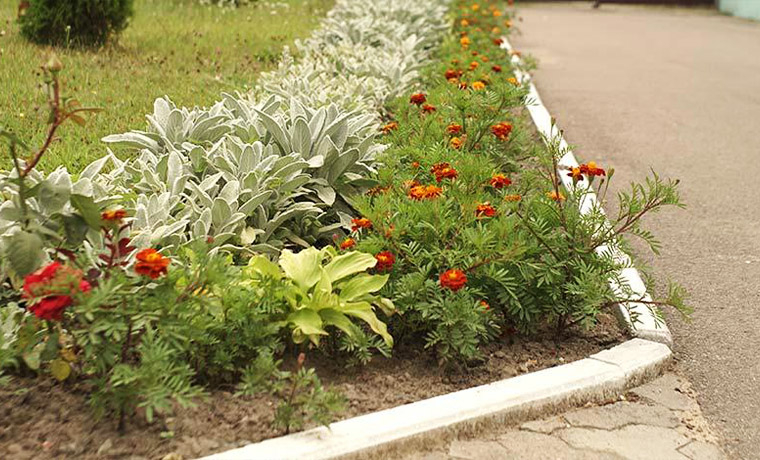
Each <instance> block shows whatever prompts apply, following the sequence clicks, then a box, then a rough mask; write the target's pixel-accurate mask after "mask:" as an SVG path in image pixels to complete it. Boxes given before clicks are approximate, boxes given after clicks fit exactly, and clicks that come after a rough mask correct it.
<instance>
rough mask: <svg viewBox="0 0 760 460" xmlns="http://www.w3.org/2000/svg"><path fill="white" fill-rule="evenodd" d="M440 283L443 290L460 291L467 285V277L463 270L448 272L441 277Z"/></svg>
mask: <svg viewBox="0 0 760 460" xmlns="http://www.w3.org/2000/svg"><path fill="white" fill-rule="evenodd" d="M439 282H440V283H441V287H442V288H447V289H451V290H452V291H458V290H460V289H462V288H463V287H464V285H465V284H467V275H465V273H464V272H463V271H462V270H457V269H451V270H446V271H445V272H443V273H442V274H441V276H440V277H439Z"/></svg>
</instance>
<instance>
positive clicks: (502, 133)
mask: <svg viewBox="0 0 760 460" xmlns="http://www.w3.org/2000/svg"><path fill="white" fill-rule="evenodd" d="M511 132H512V125H510V124H509V123H507V122H506V121H502V122H501V123H496V124H495V125H493V126H491V133H493V135H494V136H496V138H497V139H499V140H500V141H506V140H507V139H509V134H510V133H511Z"/></svg>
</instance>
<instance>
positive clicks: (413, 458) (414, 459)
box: [404, 451, 451, 460]
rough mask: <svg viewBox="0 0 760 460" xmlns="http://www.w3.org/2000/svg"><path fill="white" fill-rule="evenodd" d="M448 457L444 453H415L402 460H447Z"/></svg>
mask: <svg viewBox="0 0 760 460" xmlns="http://www.w3.org/2000/svg"><path fill="white" fill-rule="evenodd" d="M450 458H451V457H449V456H448V455H447V454H446V453H445V452H441V451H435V452H415V453H414V454H412V455H410V456H408V457H404V460H449V459H450Z"/></svg>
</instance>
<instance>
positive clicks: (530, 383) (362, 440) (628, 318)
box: [203, 37, 673, 460]
mask: <svg viewBox="0 0 760 460" xmlns="http://www.w3.org/2000/svg"><path fill="white" fill-rule="evenodd" d="M502 48H504V49H505V50H507V51H508V52H510V53H511V52H512V51H513V48H512V46H511V45H510V43H509V41H508V40H507V39H506V37H505V38H504V41H503V43H502ZM512 62H513V63H514V64H515V66H516V70H515V77H516V78H517V79H518V81H520V82H521V83H523V84H529V85H530V87H529V90H530V92H529V99H531V100H533V101H534V103H533V104H531V105H528V106H527V108H528V111H529V113H530V115H531V118H532V119H533V122H534V123H535V125H536V128H537V129H538V131H539V132H540V133H542V134H543V135H544V136H545V137H547V138H549V139H552V138H555V139H557V138H558V139H559V142H560V146H561V148H562V149H563V150H564V151H566V153H565V155H564V156H563V157H562V159H561V160H560V165H561V166H563V167H574V166H578V162H577V160H576V159H575V156H574V155H573V153H572V151H570V149H569V147H568V144H567V142H566V141H565V139H564V136H563V135H562V133H561V131H560V130H559V128H558V127H557V125H556V124H555V123H553V119H552V117H551V115H550V114H549V112H548V110H547V109H546V107H545V106H544V105H543V103H542V102H541V98H540V97H539V95H538V91H537V90H536V87H535V85H534V84H533V82H532V81H531V79H530V76H529V75H528V74H527V73H525V72H523V71H521V70H520V68H521V67H522V61H521V59H520V57H519V56H518V55H516V54H512ZM560 177H562V178H563V181H565V183H564V185H565V187H568V188H572V187H573V184H572V182H571V181H570V179H569V178H567V177H565V175H562V174H561V175H560ZM582 186H583V185H582ZM596 203H597V201H596V196H595V194H594V192H593V190H588V191H587V194H586V197H585V198H584V200H583V201H582V203H581V212H584V213H586V212H589V211H591V210H592V209H593V208H594V207H595V206H596ZM599 251H600V252H604V251H612V252H613V254H614V255H615V257H618V258H619V260H621V261H622V262H626V266H631V265H632V264H631V263H630V258H629V257H628V255H626V254H625V253H624V252H622V251H620V250H619V249H617V248H607V247H604V248H599ZM621 278H622V279H623V280H625V282H627V283H628V285H629V286H630V288H631V289H632V290H633V292H635V293H636V294H637V295H639V296H640V299H641V300H644V301H648V300H651V297H649V295H648V294H647V292H646V287H645V285H644V282H643V281H642V280H641V277H640V276H639V274H638V272H637V271H636V269H635V268H626V269H624V270H622V273H621ZM612 287H613V289H615V290H616V291H618V292H619V286H616V285H614V284H612ZM618 307H619V308H618V316H619V318H620V319H621V322H623V323H625V324H626V325H627V326H628V329H629V330H630V332H631V334H632V335H633V336H634V337H635V338H633V339H631V340H629V341H627V342H624V343H622V344H620V345H618V346H616V347H613V348H611V349H609V350H604V351H601V352H599V353H596V354H594V355H591V356H589V357H588V358H585V359H582V360H580V361H575V362H572V363H569V364H565V365H562V366H557V367H553V368H548V369H543V370H541V371H537V372H532V373H529V374H524V375H520V376H517V377H513V378H510V379H506V380H501V381H497V382H493V383H490V384H487V385H481V386H477V387H473V388H468V389H465V390H461V391H456V392H453V393H449V394H445V395H441V396H437V397H434V398H430V399H425V400H422V401H417V402H414V403H410V404H406V405H403V406H397V407H393V408H390V409H386V410H382V411H378V412H373V413H369V414H365V415H361V416H358V417H354V418H350V419H347V420H343V421H339V422H336V423H332V424H330V426H329V427H319V428H314V429H310V430H307V431H303V432H300V433H294V434H290V435H287V436H281V437H278V438H272V439H267V440H264V441H261V442H258V443H254V444H249V445H247V446H244V447H241V448H238V449H232V450H228V451H226V452H221V453H218V454H213V455H210V456H207V457H203V458H204V459H206V460H250V459H271V460H274V459H302V458H309V459H314V460H319V459H339V458H340V459H353V458H356V459H359V458H361V459H372V458H378V459H380V458H388V456H389V455H392V454H394V453H399V452H401V451H405V450H409V449H419V448H424V447H426V446H428V445H431V444H434V443H440V442H441V441H442V440H450V439H453V438H454V437H456V436H458V435H462V434H469V435H472V434H476V433H478V432H482V431H485V430H488V429H490V428H492V427H495V426H498V425H503V424H505V423H515V422H521V421H528V420H530V419H532V418H535V417H537V416H539V415H541V414H546V413H549V412H555V413H556V412H560V411H562V410H565V409H568V408H570V407H574V406H578V405H581V404H586V403H594V402H596V403H601V402H607V401H610V400H611V399H614V398H616V397H617V396H618V395H619V394H621V393H622V392H624V391H625V390H627V389H629V388H632V387H634V386H638V385H641V384H642V383H645V382H647V381H649V380H651V379H652V378H653V377H655V376H657V375H659V374H660V373H661V372H662V371H663V369H664V368H665V366H666V365H667V363H668V362H669V361H670V358H671V357H672V352H671V347H672V345H673V339H672V336H671V334H670V331H669V330H668V328H667V325H665V323H664V321H663V320H662V318H661V317H660V316H659V313H658V312H657V311H656V310H653V309H650V308H649V307H648V306H647V305H645V304H643V303H640V302H624V303H621V304H620V305H618Z"/></svg>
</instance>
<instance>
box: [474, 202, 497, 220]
mask: <svg viewBox="0 0 760 460" xmlns="http://www.w3.org/2000/svg"><path fill="white" fill-rule="evenodd" d="M495 215H496V208H494V207H493V206H491V203H489V202H488V201H486V202H485V203H482V204H479V205H478V207H477V208H475V216H476V217H493V216H495Z"/></svg>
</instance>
